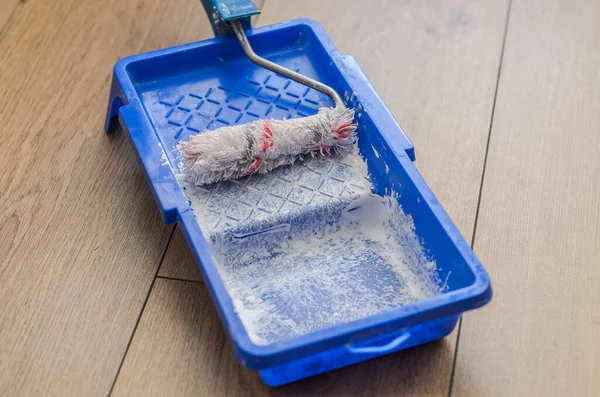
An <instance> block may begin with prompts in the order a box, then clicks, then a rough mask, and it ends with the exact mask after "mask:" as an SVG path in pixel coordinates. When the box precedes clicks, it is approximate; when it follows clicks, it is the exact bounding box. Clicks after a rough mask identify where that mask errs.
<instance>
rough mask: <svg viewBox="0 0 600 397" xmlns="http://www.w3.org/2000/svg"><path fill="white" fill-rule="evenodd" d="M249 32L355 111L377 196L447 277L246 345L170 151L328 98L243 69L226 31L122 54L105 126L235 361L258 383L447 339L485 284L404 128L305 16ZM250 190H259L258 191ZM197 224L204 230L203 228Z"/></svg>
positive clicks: (486, 296) (484, 292) (263, 50)
mask: <svg viewBox="0 0 600 397" xmlns="http://www.w3.org/2000/svg"><path fill="white" fill-rule="evenodd" d="M247 34H248V37H249V39H250V42H251V43H252V45H253V47H254V49H255V51H256V52H257V53H258V54H260V55H262V56H265V57H266V58H268V59H270V60H272V61H274V62H277V63H280V64H282V65H284V66H287V67H288V68H291V69H294V70H297V71H299V72H300V73H303V74H306V75H308V76H310V77H313V78H315V79H317V80H319V81H322V82H324V83H325V84H328V85H331V86H332V87H334V88H335V89H336V90H337V91H338V92H340V93H341V94H343V96H344V98H345V100H347V101H348V104H349V106H351V107H353V108H355V109H356V110H357V118H356V121H357V123H358V125H359V127H358V136H359V147H360V150H361V155H363V157H365V158H366V160H367V162H368V165H369V173H370V176H371V180H372V182H373V185H374V187H375V191H376V192H377V193H380V194H382V193H384V192H385V191H388V192H389V191H395V192H397V193H398V194H399V197H400V198H399V202H400V204H401V205H402V207H403V210H404V211H405V212H406V213H407V214H408V215H410V216H411V217H412V219H413V220H414V223H415V229H416V233H417V234H418V236H419V237H420V238H421V239H422V241H423V245H424V248H425V249H426V250H427V252H428V254H429V255H430V256H431V257H432V258H433V259H434V260H435V261H436V262H437V264H438V276H439V278H440V279H441V280H447V281H446V282H447V287H448V288H447V290H446V292H444V293H442V294H440V295H438V296H434V297H432V298H429V299H426V300H424V301H420V302H417V303H413V304H408V305H405V306H401V307H397V308H393V309H391V310H386V311H383V312H381V313H379V314H375V315H371V316H369V317H366V318H362V319H359V320H354V321H349V322H345V323H340V324H337V325H334V326H331V327H328V328H325V329H321V330H317V331H314V332H311V333H309V334H306V335H302V336H296V337H292V338H287V339H283V340H280V341H277V342H274V343H270V344H267V345H257V344H255V343H253V342H252V341H251V340H250V338H249V335H248V333H247V332H246V329H245V328H244V326H243V325H242V323H241V321H240V318H239V317H238V316H237V314H236V312H235V310H234V308H233V304H232V300H231V298H230V296H229V294H228V292H227V290H226V287H225V285H224V282H223V279H222V277H221V275H220V273H219V271H218V269H217V265H216V264H215V262H214V259H213V255H212V254H211V251H210V249H209V246H208V244H207V242H206V240H205V237H210V236H209V235H208V234H210V233H211V230H212V229H211V226H210V225H208V224H207V223H206V222H209V221H210V222H213V220H210V219H205V218H199V219H197V218H196V215H195V214H194V213H193V212H192V210H191V208H190V205H189V203H188V201H187V198H186V195H185V194H184V192H183V190H182V187H181V186H180V184H179V183H178V181H177V179H176V177H175V174H174V172H175V171H174V170H175V169H177V164H178V158H177V152H176V151H174V148H175V146H176V144H177V143H178V142H180V141H182V140H185V139H187V138H188V137H189V135H192V134H196V133H199V132H202V131H203V130H204V129H206V128H208V129H215V128H218V127H221V126H225V125H233V124H236V123H246V122H249V121H252V120H256V119H257V118H264V117H269V118H291V117H302V116H307V115H310V114H314V113H315V112H316V111H317V109H318V108H319V107H321V106H331V105H332V102H331V100H330V99H329V98H328V97H326V96H324V95H322V94H320V93H318V92H316V91H313V90H310V89H308V88H306V87H303V86H301V85H299V84H297V83H295V82H291V81H289V80H287V79H285V78H282V77H281V76H277V75H275V74H273V73H271V72H269V71H267V70H264V69H262V68H260V67H258V66H256V65H254V64H252V63H251V62H250V61H249V60H248V59H246V58H245V56H244V54H243V52H242V50H241V48H240V46H239V43H238V42H237V40H236V39H235V38H233V37H225V36H224V37H218V38H216V39H211V40H206V41H202V42H198V43H192V44H188V45H183V46H179V47H173V48H168V49H164V50H159V51H154V52H150V53H145V54H140V55H135V56H131V57H128V58H125V59H123V60H121V61H119V62H118V63H117V65H116V66H115V74H114V78H113V83H112V89H111V95H110V99H109V104H108V113H107V122H106V129H107V131H108V130H109V127H110V126H111V121H112V120H113V119H114V117H116V116H117V115H119V118H120V122H121V124H122V126H123V129H124V130H125V131H126V132H127V133H128V135H129V136H130V138H131V141H132V143H133V146H134V147H135V150H136V153H137V154H138V156H139V159H140V161H141V163H142V165H143V167H144V170H145V172H146V174H147V176H148V180H149V182H150V187H151V189H152V193H153V195H154V197H155V200H156V202H157V206H158V208H159V210H160V211H161V213H162V216H163V219H164V221H165V222H167V223H172V222H177V223H178V224H179V226H180V228H181V230H182V231H183V234H184V236H185V239H186V241H187V243H188V245H189V246H190V249H191V252H192V254H193V256H194V258H195V260H196V262H197V264H198V267H199V269H200V271H201V273H202V275H203V277H204V280H205V281H206V285H207V287H208V288H209V292H210V294H211V298H212V299H213V301H214V303H215V306H216V308H217V310H218V312H219V315H220V317H221V320H222V322H223V324H224V327H225V330H226V332H227V334H228V337H229V339H230V340H231V342H232V345H233V348H234V351H235V354H236V356H237V358H238V359H239V360H240V362H241V363H242V364H244V365H246V366H247V367H250V368H253V369H257V370H258V371H259V372H260V374H261V377H262V379H263V380H264V381H265V383H267V384H269V385H273V386H275V385H281V384H285V383H288V382H291V381H295V380H298V379H302V378H305V377H308V376H312V375H315V374H318V373H322V372H326V371H329V370H332V369H334V368H339V367H343V366H345V365H349V364H352V363H355V362H359V361H364V360H367V359H370V358H373V357H377V356H380V355H383V354H389V353H391V352H394V351H398V350H401V349H405V348H407V347H411V346H414V345H418V344H422V343H426V342H429V341H432V340H435V339H439V338H442V337H444V336H446V335H448V334H449V333H450V332H451V331H452V330H453V328H454V326H455V325H456V322H457V320H458V317H459V315H460V314H461V313H462V312H464V311H466V310H471V309H475V308H477V307H480V306H482V305H484V304H485V303H487V302H488V301H489V300H490V298H491V294H492V292H491V287H490V281H489V278H488V275H487V273H486V272H485V270H484V269H483V267H482V266H481V264H480V263H479V261H478V260H477V258H476V257H475V255H474V253H473V251H472V250H471V248H470V247H469V245H468V243H467V242H466V241H465V240H464V238H463V237H462V236H461V235H460V233H459V232H458V230H457V229H456V227H455V225H454V224H453V223H452V221H451V220H450V219H449V217H448V215H447V214H446V213H445V211H444V210H443V209H442V207H441V205H440V204H439V203H438V201H437V199H436V198H435V196H434V195H433V193H432V192H431V190H430V189H429V187H428V186H427V185H426V183H425V181H424V180H423V179H422V177H421V175H420V174H419V173H418V171H417V170H416V168H415V167H414V165H413V163H412V161H413V160H414V148H413V146H412V144H411V143H410V141H409V140H408V138H407V137H406V135H405V134H404V132H403V131H402V129H401V128H400V127H399V125H398V124H397V123H396V121H395V120H394V118H393V117H392V115H391V114H390V112H389V111H388V109H387V108H386V107H385V105H384V104H383V102H382V100H381V98H380V97H379V96H378V95H377V93H376V92H375V90H374V89H373V87H372V86H371V84H370V83H369V81H368V80H367V78H366V77H365V75H364V74H363V72H362V71H361V70H360V68H359V67H358V65H357V64H356V62H355V60H354V59H353V58H352V57H351V56H349V55H340V54H339V53H338V52H337V50H336V49H335V47H334V46H333V44H332V43H331V42H330V40H329V38H328V37H327V35H326V34H325V32H324V31H323V30H322V28H321V27H320V26H319V25H318V24H317V23H315V22H314V21H310V20H294V21H290V22H285V23H280V24H275V25H271V26H266V27H262V28H259V29H254V30H250V31H248V32H247ZM371 148H373V149H374V150H376V152H377V153H378V155H374V151H373V150H372V149H371ZM367 149H368V150H367ZM386 167H389V173H387V172H386ZM334 168H335V167H334ZM334 168H332V169H331V170H330V171H328V172H330V173H331V172H333V171H332V170H333V169H334ZM312 171H313V170H311V172H312ZM306 172H308V171H306ZM303 175H304V174H303ZM272 179H273V178H272ZM284 179H285V178H284ZM269 183H270V182H269ZM230 187H231V186H229V187H228V185H226V184H223V185H219V186H216V187H214V189H212V188H209V189H208V190H207V194H208V195H211V196H210V197H216V196H217V195H219V197H226V196H227V194H229V192H230V191H226V190H223V189H229V188H230ZM251 187H252V189H253V191H254V192H259V193H260V191H259V189H260V186H258V185H257V186H251ZM211 189H212V190H211ZM224 192H225V193H224ZM221 193H223V194H222V195H221ZM238 193H239V192H238ZM261 194H262V193H261ZM272 196H273V195H272ZM274 197H275V196H274ZM261 200H262V199H261ZM278 200H279V199H278ZM284 201H285V200H284ZM281 208H283V207H281ZM228 219H229V220H231V221H232V222H233V221H234V220H232V218H231V217H229V218H228ZM224 221H226V220H224V218H223V219H217V220H216V221H215V222H224ZM241 223H242V222H241ZM201 228H202V230H205V231H206V233H208V234H205V235H203V234H202V230H201Z"/></svg>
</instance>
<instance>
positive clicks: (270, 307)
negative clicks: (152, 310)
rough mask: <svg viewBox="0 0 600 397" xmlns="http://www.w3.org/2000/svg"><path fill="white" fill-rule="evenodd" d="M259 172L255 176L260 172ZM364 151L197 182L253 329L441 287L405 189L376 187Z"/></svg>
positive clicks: (340, 317) (194, 199) (289, 328)
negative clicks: (402, 194)
mask: <svg viewBox="0 0 600 397" xmlns="http://www.w3.org/2000/svg"><path fill="white" fill-rule="evenodd" d="M253 178H254V179H253ZM370 188H371V185H370V182H369V181H368V173H367V167H366V164H365V162H364V160H363V159H362V158H361V157H360V156H359V155H358V153H352V154H350V155H347V156H345V157H344V158H343V159H340V158H328V159H324V160H319V162H316V163H309V164H299V165H294V166H292V167H284V169H282V170H279V171H276V172H274V173H271V174H267V175H261V176H253V177H251V178H250V179H242V180H238V181H234V182H227V183H221V184H218V185H217V186H211V187H209V188H208V189H205V188H198V187H191V188H190V187H188V188H187V189H186V194H188V198H189V199H190V201H191V205H192V208H193V210H194V212H195V214H196V217H197V218H198V221H199V223H200V226H201V227H202V229H203V231H204V233H205V235H206V237H207V240H208V241H209V243H210V244H211V246H212V253H213V256H214V258H215V260H216V262H217V265H218V269H219V272H220V274H221V276H222V278H223V281H224V284H225V286H226V288H227V290H228V292H229V294H230V296H231V298H232V301H233V304H234V308H235V311H236V312H237V314H238V315H239V317H240V319H241V321H242V323H243V324H244V327H245V328H246V330H247V332H248V334H249V337H250V339H251V340H252V341H253V342H254V343H256V344H258V345H266V344H269V343H273V342H277V341H281V340H286V339H289V338H292V337H294V336H298V335H305V334H308V333H311V332H313V331H316V330H319V329H323V328H327V327H330V326H333V325H336V324H340V323H345V322H348V321H352V320H356V319H360V318H364V317H367V316H369V315H372V314H376V313H380V312H383V311H386V310H390V309H394V308H397V307H400V306H403V305H406V304H409V303H413V302H416V301H420V300H423V299H426V298H428V297H430V296H433V295H435V294H438V293H439V292H440V287H439V286H440V285H441V284H442V283H441V282H440V280H438V279H437V272H436V265H435V263H434V262H432V261H431V260H429V259H428V257H427V255H426V254H425V253H424V250H423V247H422V245H421V242H420V241H419V239H418V237H417V235H416V233H415V230H414V224H413V221H412V219H411V218H410V216H408V215H406V214H405V213H404V212H403V211H402V208H401V207H400V205H399V204H398V200H397V197H394V196H386V197H382V196H378V195H375V194H372V193H371V191H370Z"/></svg>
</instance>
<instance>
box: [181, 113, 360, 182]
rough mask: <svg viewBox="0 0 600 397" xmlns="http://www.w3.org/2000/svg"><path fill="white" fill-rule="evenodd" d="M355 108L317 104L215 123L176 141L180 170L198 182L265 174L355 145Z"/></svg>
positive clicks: (343, 150)
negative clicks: (280, 115)
mask: <svg viewBox="0 0 600 397" xmlns="http://www.w3.org/2000/svg"><path fill="white" fill-rule="evenodd" d="M353 119H354V110H352V109H347V108H346V107H343V106H338V107H335V108H321V109H319V112H318V113H317V114H316V115H314V116H309V117H304V118H299V119H293V120H258V121H254V122H252V123H248V124H242V125H237V126H233V127H224V128H219V129H217V130H214V131H206V132H204V133H202V134H198V135H194V136H192V137H190V140H189V141H188V142H183V143H181V144H179V151H180V152H181V156H182V161H183V171H184V174H185V175H186V176H187V177H188V178H189V179H191V181H193V182H195V183H196V184H197V185H204V184H208V183H213V182H218V181H222V180H227V179H236V178H240V177H242V176H246V175H249V174H252V173H265V172H269V171H271V170H273V169H274V168H276V167H279V166H282V165H287V164H293V163H294V162H296V161H298V160H300V161H302V160H305V159H307V158H312V157H316V156H323V155H328V154H331V153H332V152H333V153H346V152H347V151H349V150H350V148H351V147H352V145H353V144H354V140H355V137H356V125H355V124H354V123H353V122H352V121H353Z"/></svg>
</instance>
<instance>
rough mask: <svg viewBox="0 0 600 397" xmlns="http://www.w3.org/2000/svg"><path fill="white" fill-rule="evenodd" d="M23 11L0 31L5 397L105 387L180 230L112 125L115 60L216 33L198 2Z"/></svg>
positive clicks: (98, 1) (71, 1)
mask: <svg viewBox="0 0 600 397" xmlns="http://www.w3.org/2000/svg"><path fill="white" fill-rule="evenodd" d="M5 5H6V2H2V7H3V8H2V9H4V7H5ZM19 7H20V8H19V9H18V12H17V13H15V14H14V16H13V19H12V20H11V22H10V24H9V25H8V26H7V28H6V29H5V30H4V32H3V33H2V36H1V37H0V71H1V75H2V79H1V82H0V120H2V122H1V126H0V129H1V131H2V132H1V135H2V139H1V140H0V153H2V156H0V202H1V203H2V205H1V206H0V301H1V302H2V304H1V305H0V319H1V320H0V357H2V359H1V360H0V395H3V396H20V395H23V396H31V395H42V394H43V395H49V396H52V395H55V396H65V395H85V396H95V395H100V396H106V395H107V394H108V392H109V390H110V387H111V385H112V383H113V381H114V378H115V376H116V374H117V371H118V368H119V366H120V363H121V361H122V358H123V356H124V353H125V349H126V347H127V345H128V343H129V340H130V337H131V334H132V332H133V329H134V326H135V324H136V322H137V319H138V317H139V314H140V311H141V309H142V306H143V304H144V301H145V299H146V297H147V295H148V291H149V288H150V285H151V283H152V280H153V279H154V276H155V274H156V271H157V268H158V266H159V261H160V258H161V256H162V255H163V253H164V250H165V248H166V244H167V240H168V237H169V235H170V231H171V230H172V226H169V227H165V226H164V225H163V224H162V221H161V220H160V217H159V216H158V211H157V209H156V207H155V204H154V202H153V200H152V198H151V194H150V191H149V188H148V186H147V184H146V182H145V180H144V177H143V175H142V172H141V169H140V167H139V166H138V165H137V161H136V157H135V154H134V152H133V151H132V150H131V149H130V148H129V145H128V144H127V139H126V138H125V137H124V135H123V134H122V133H120V132H116V133H115V134H113V135H110V136H106V135H105V134H104V132H103V119H104V114H105V110H106V101H107V99H108V93H109V88H110V78H111V74H112V67H113V65H114V63H115V62H116V61H117V60H118V59H119V58H121V57H123V56H126V55H129V54H132V53H136V52H140V51H142V50H147V49H154V48H159V47H163V46H170V45H174V44H178V43H181V42H189V41H191V40H195V39H202V38H206V37H209V36H210V34H211V31H210V27H209V25H208V22H207V18H206V16H204V12H203V10H202V7H201V5H200V3H199V2H194V1H188V0H174V1H170V2H164V1H159V0H151V1H148V0H133V1H120V0H86V1H81V0H77V1H75V0H62V1H42V0H29V1H27V2H25V3H23V4H22V5H21V6H19Z"/></svg>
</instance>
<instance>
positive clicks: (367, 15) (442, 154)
mask: <svg viewBox="0 0 600 397" xmlns="http://www.w3.org/2000/svg"><path fill="white" fill-rule="evenodd" d="M506 8H507V1H496V2H478V1H472V0H451V1H421V0H414V1H407V0H403V1H395V0H394V1H391V0H388V1H383V0H378V1H369V2H366V1H346V0H335V1H326V2H325V1H321V0H310V1H307V0H268V1H267V2H266V3H265V6H264V7H263V13H262V14H261V16H260V19H259V25H265V24H270V23H275V22H278V21H284V20H288V19H293V18H298V17H307V18H313V19H315V20H317V21H318V22H320V23H321V24H322V25H323V27H324V28H325V30H326V31H327V33H328V35H329V36H330V37H331V39H332V41H333V42H334V43H335V45H336V46H337V48H338V49H339V50H340V51H341V52H342V53H350V54H352V55H354V57H355V58H356V59H357V61H358V63H359V64H360V65H361V67H362V68H363V70H364V71H365V73H366V74H367V76H368V77H369V79H370V80H371V82H372V83H373V84H374V86H375V88H376V89H377V90H378V92H379V94H380V95H381V96H382V98H383V99H384V101H385V103H386V105H387V106H388V107H389V108H390V110H391V111H392V113H393V114H394V115H395V117H396V119H397V120H398V121H399V123H400V124H401V125H402V126H403V127H404V129H405V130H406V132H407V134H408V136H409V138H410V139H411V140H412V142H413V144H414V145H415V147H416V152H417V166H418V168H419V170H420V171H421V173H422V174H423V176H424V177H425V180H426V181H427V182H428V183H429V185H430V186H431V187H432V189H433V191H434V192H435V194H436V195H437V197H438V199H439V200H440V202H441V203H442V204H443V205H444V207H445V209H446V210H447V211H448V212H449V214H450V216H451V217H452V219H453V220H454V221H455V222H456V224H457V226H458V228H459V229H460V230H461V232H462V233H463V234H464V235H465V236H467V238H468V239H470V238H471V235H472V230H473V221H474V219H475V209H476V207H477V199H478V193H479V184H480V181H481V172H482V169H483V158H484V154H485V146H486V141H487V136H488V129H489V122H490V114H491V109H492V101H493V97H494V89H495V84H496V77H497V71H498V63H499V60H500V50H501V48H500V47H501V44H502V37H503V33H504V26H505V19H506ZM184 246H185V242H184V241H183V238H182V236H181V235H178V234H176V235H175V236H174V240H173V244H171V245H170V247H169V249H168V251H167V256H166V258H165V261H164V263H163V265H162V266H161V270H160V274H161V275H162V276H167V277H180V278H190V279H197V274H198V272H197V270H196V269H194V268H195V265H194V264H193V261H192V260H191V256H190V255H187V252H185V253H183V254H182V253H174V252H173V251H175V250H177V251H181V250H183V248H182V247H184Z"/></svg>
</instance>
